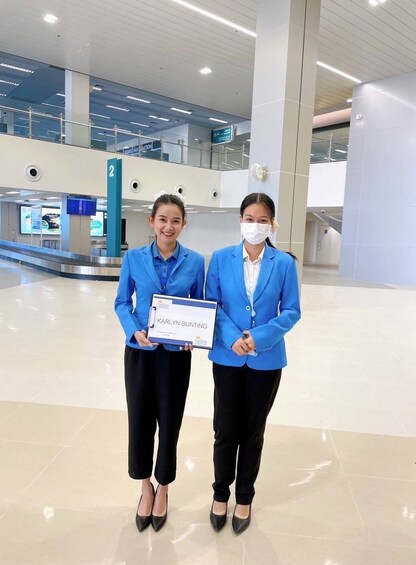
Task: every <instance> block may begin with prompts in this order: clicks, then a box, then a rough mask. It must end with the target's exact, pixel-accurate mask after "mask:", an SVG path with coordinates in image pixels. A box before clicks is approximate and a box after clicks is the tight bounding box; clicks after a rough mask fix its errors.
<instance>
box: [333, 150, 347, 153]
mask: <svg viewBox="0 0 416 565" xmlns="http://www.w3.org/2000/svg"><path fill="white" fill-rule="evenodd" d="M335 151H336V152H337V153H346V151H344V150H343V149H335Z"/></svg>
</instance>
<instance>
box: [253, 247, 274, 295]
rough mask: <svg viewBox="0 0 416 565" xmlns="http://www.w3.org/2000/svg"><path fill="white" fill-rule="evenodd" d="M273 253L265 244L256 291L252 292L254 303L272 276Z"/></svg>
mask: <svg viewBox="0 0 416 565" xmlns="http://www.w3.org/2000/svg"><path fill="white" fill-rule="evenodd" d="M274 257H275V256H274V253H273V252H272V250H271V249H270V247H269V246H268V245H267V244H266V248H265V250H264V256H263V260H262V262H261V267H260V273H259V278H258V280H257V285H256V289H255V291H254V297H253V298H254V301H256V300H257V299H258V298H259V296H260V295H261V293H262V292H263V290H264V289H265V288H266V285H267V283H268V281H269V278H270V275H271V274H272V271H273V267H274Z"/></svg>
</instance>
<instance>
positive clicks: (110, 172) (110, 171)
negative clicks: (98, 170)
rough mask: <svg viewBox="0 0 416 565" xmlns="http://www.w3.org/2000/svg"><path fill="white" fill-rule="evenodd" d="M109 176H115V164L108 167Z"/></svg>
mask: <svg viewBox="0 0 416 565" xmlns="http://www.w3.org/2000/svg"><path fill="white" fill-rule="evenodd" d="M108 176H109V177H113V176H114V165H110V166H109V168H108Z"/></svg>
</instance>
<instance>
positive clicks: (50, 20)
mask: <svg viewBox="0 0 416 565" xmlns="http://www.w3.org/2000/svg"><path fill="white" fill-rule="evenodd" d="M43 21H44V22H46V23H47V24H56V23H57V22H58V21H59V18H58V17H57V16H55V15H54V14H45V15H44V16H43Z"/></svg>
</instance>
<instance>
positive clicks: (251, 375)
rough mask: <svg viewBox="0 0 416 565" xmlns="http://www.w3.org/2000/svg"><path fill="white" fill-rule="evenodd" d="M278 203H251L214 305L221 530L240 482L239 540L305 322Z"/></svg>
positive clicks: (223, 261) (213, 283) (255, 198)
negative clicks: (291, 346)
mask: <svg viewBox="0 0 416 565" xmlns="http://www.w3.org/2000/svg"><path fill="white" fill-rule="evenodd" d="M274 217H275V207H274V203H273V200H272V199H271V198H270V197H269V196H267V195H266V194H263V193H253V194H249V195H248V196H246V198H245V199H244V200H243V202H242V204H241V207H240V222H241V224H240V225H241V233H242V236H243V242H242V243H241V244H240V245H236V246H232V247H226V248H224V249H220V250H219V251H216V252H214V253H213V255H212V258H211V262H210V265H209V269H208V274H207V281H206V291H205V294H206V298H207V300H216V301H217V302H218V312H217V321H216V326H215V339H214V346H213V349H212V351H211V352H210V353H209V358H210V359H211V361H213V374H214V383H215V391H214V431H215V442H214V471H215V482H214V484H213V489H214V500H213V503H212V508H211V513H210V521H211V524H212V526H213V528H214V530H215V531H219V530H220V529H221V528H222V527H223V526H224V524H225V522H226V517H227V502H228V499H229V496H230V488H229V487H230V485H231V484H232V483H233V482H234V480H236V484H235V494H236V507H235V510H234V514H233V520H232V526H233V529H234V531H235V533H237V534H239V533H241V532H243V531H244V530H245V529H246V528H247V527H248V526H249V524H250V518H251V502H252V500H253V497H254V492H255V491H254V483H255V480H256V478H257V475H258V472H259V468H260V458H261V452H262V447H263V437H264V430H265V426H266V419H267V415H268V413H269V411H270V409H271V407H272V405H273V402H274V399H275V397H276V393H277V389H278V387H279V382H280V377H281V372H282V368H283V367H285V366H286V351H285V343H284V335H285V334H286V333H287V332H288V331H289V330H290V329H291V328H292V327H293V326H294V325H295V324H296V322H297V321H298V320H299V318H300V306H299V289H298V279H297V270H296V265H295V259H294V258H293V257H292V256H291V255H290V254H287V253H284V252H282V251H278V250H277V249H275V248H274V247H273V246H272V244H271V243H270V240H269V237H268V236H269V235H270V233H271V231H272V230H273V229H274V227H277V224H276V222H275V220H274Z"/></svg>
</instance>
